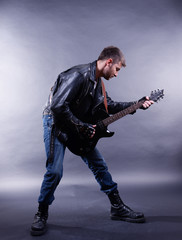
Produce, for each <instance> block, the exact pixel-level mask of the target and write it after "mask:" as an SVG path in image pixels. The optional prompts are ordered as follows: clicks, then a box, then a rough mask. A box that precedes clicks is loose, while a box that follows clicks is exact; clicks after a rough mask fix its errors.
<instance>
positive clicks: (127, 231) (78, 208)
mask: <svg viewBox="0 0 182 240" xmlns="http://www.w3.org/2000/svg"><path fill="white" fill-rule="evenodd" d="M38 191H39V189H38V188H36V189H32V190H31V191H26V190H24V191H20V192H16V194H15V193H12V194H10V193H4V194H1V196H0V202H1V204H0V236H1V240H16V239H17V240H24V239H27V240H28V239H33V238H39V239H45V240H46V239H49V240H54V239H60V240H72V239H73V240H86V239H87V240H99V239H104V240H117V239H122V240H125V239H127V240H132V239H144V240H159V239H160V240H161V238H163V239H165V240H181V239H182V185H181V184H167V185H160V184H158V185H147V186H144V185H142V186H138V185H136V186H134V185H133V186H132V185H128V186H126V185H122V184H121V185H120V187H119V191H120V194H121V196H122V199H123V201H124V202H125V203H126V204H127V205H128V206H130V207H131V208H132V209H134V210H139V211H142V212H144V213H145V216H146V220H147V222H146V223H144V224H134V223H127V222H121V221H113V220H111V219H110V217H109V208H110V205H109V201H108V199H107V197H106V196H105V194H103V193H102V192H100V191H99V190H98V186H97V185H87V184H85V185H78V184H74V185H60V186H59V187H58V189H57V192H56V195H55V197H56V200H55V201H54V204H52V206H50V210H49V221H48V231H47V233H46V234H45V235H43V236H39V237H33V236H31V235H30V234H29V230H30V225H31V222H32V219H33V216H34V213H35V212H36V210H37V203H36V198H37V194H38Z"/></svg>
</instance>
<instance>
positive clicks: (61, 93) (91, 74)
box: [47, 61, 133, 130]
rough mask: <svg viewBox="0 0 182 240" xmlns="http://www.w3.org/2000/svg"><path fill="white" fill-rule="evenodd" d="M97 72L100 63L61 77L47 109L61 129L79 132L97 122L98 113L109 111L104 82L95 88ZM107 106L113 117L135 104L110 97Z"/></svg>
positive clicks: (70, 70) (77, 68)
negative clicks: (105, 102) (77, 130)
mask: <svg viewBox="0 0 182 240" xmlns="http://www.w3.org/2000/svg"><path fill="white" fill-rule="evenodd" d="M95 71H96V61H94V62H92V63H89V64H84V65H78V66H74V67H72V68H70V69H68V70H67V71H65V72H62V73H61V74H60V75H59V76H58V78H57V80H56V82H55V84H54V86H53V88H52V91H51V96H50V98H51V103H50V104H49V105H48V106H47V109H50V110H51V113H52V114H53V118H54V123H55V125H56V126H57V127H59V128H60V129H65V128H69V129H70V130H76V128H77V126H78V124H79V125H82V124H83V123H84V122H87V123H93V119H94V115H95V114H96V112H97V111H98V110H99V109H102V110H105V106H104V96H103V93H102V86H101V79H99V80H98V82H97V86H96V88H95V84H96V81H95ZM106 94H107V93H106ZM107 104H108V112H109V114H114V113H116V112H118V111H121V110H123V109H124V108H127V107H129V106H130V105H131V104H133V102H115V101H113V100H112V99H111V98H110V97H109V96H108V94H107Z"/></svg>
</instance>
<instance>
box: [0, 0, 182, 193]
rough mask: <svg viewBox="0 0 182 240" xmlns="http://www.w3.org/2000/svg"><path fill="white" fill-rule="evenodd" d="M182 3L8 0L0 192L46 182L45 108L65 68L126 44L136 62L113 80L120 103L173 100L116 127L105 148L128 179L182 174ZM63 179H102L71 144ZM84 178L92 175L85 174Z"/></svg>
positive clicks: (1, 22)
mask: <svg viewBox="0 0 182 240" xmlns="http://www.w3.org/2000/svg"><path fill="white" fill-rule="evenodd" d="M181 9H182V4H181V1H177V0H146V1H145V0H128V1H122V0H113V1H108V0H100V1H96V0H92V1H87V0H79V1H74V0H60V1H58V0H52V1H48V0H45V1H43V0H36V1H35V0H31V1H28V0H20V1H17V0H14V1H13V0H4V1H3V0H0V53H1V57H0V71H1V73H0V78H1V80H0V89H1V94H0V102H1V105H0V108H1V110H0V112H1V117H0V126H1V137H0V156H1V161H0V190H1V192H2V193H4V192H13V193H14V194H16V193H17V191H18V190H29V189H31V188H32V187H36V189H37V195H36V197H37V196H38V189H39V186H40V183H41V180H42V175H43V173H44V166H45V160H46V159H45V153H44V145H43V139H42V134H43V129H42V119H41V117H42V116H41V114H42V109H43V106H44V104H45V102H46V100H47V97H48V94H49V90H50V88H51V86H52V85H53V83H54V81H55V80H56V78H57V75H58V74H59V73H60V72H61V71H63V70H65V69H67V68H69V67H71V66H73V65H76V64H80V63H88V62H91V61H93V60H95V59H96V58H97V57H98V55H99V53H100V52H101V50H102V49H103V48H104V47H106V46H108V45H116V46H118V47H119V48H120V49H121V50H122V51H123V53H124V55H125V58H126V63H127V67H126V68H125V69H122V70H121V71H120V72H119V76H118V77H117V78H114V79H112V80H110V81H109V82H106V81H105V85H106V89H107V91H108V93H109V95H110V96H111V97H112V99H114V100H119V101H120V100H121V101H131V100H138V99H139V98H141V97H142V96H144V95H149V94H150V92H151V90H154V89H157V88H160V89H162V88H164V90H165V98H164V99H163V100H162V101H161V102H160V103H158V104H154V105H153V106H152V107H151V108H150V109H149V110H147V111H142V110H139V111H138V112H137V113H136V114H135V115H133V116H126V117H125V118H123V119H121V120H120V121H117V122H116V123H114V124H113V125H111V126H110V127H109V128H110V130H113V131H115V132H116V134H115V135H114V137H113V138H111V139H103V140H101V141H100V142H99V144H98V147H99V149H100V151H101V152H102V154H103V155H104V157H105V159H106V161H107V163H108V166H109V169H110V171H111V173H112V175H113V178H114V180H115V181H117V182H121V184H130V183H131V184H134V183H135V184H146V183H147V184H151V183H152V184H158V183H161V182H162V183H169V182H170V183H171V182H175V181H181V171H182V160H181V155H182V150H181V145H182V137H181V132H182V128H181V116H182V112H181V106H180V105H181V100H182V95H181V86H182V83H181V79H182V71H181V63H182V47H181V43H182V31H181V29H182V14H181V12H182V11H181ZM64 168H65V169H64V170H65V171H64V178H63V184H73V183H78V184H83V183H84V184H85V183H86V184H89V183H94V184H95V181H94V179H93V176H92V174H91V173H90V172H89V170H88V169H87V168H86V166H85V165H84V164H83V163H82V160H80V158H79V157H77V156H74V155H73V154H71V153H70V152H69V151H67V153H66V156H65V164H64ZM83 179H84V181H83Z"/></svg>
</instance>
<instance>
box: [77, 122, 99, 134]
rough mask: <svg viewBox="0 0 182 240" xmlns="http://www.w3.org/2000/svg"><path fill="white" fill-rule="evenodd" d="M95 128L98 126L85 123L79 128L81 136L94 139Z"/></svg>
mask: <svg viewBox="0 0 182 240" xmlns="http://www.w3.org/2000/svg"><path fill="white" fill-rule="evenodd" d="M95 127H96V125H91V124H88V123H84V124H83V125H80V126H79V127H78V131H79V134H81V135H82V136H83V137H86V138H93V136H94V135H95Z"/></svg>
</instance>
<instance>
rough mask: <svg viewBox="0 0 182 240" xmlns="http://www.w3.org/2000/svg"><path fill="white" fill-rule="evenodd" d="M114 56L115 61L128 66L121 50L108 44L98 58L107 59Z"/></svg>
mask: <svg viewBox="0 0 182 240" xmlns="http://www.w3.org/2000/svg"><path fill="white" fill-rule="evenodd" d="M109 58H112V60H113V63H116V62H120V61H121V62H122V65H123V66H124V67H126V63H125V58H124V55H123V53H122V52H121V50H120V49H119V48H117V47H114V46H108V47H106V48H104V49H103V50H102V52H101V53H100V55H99V57H98V60H106V59H109Z"/></svg>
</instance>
